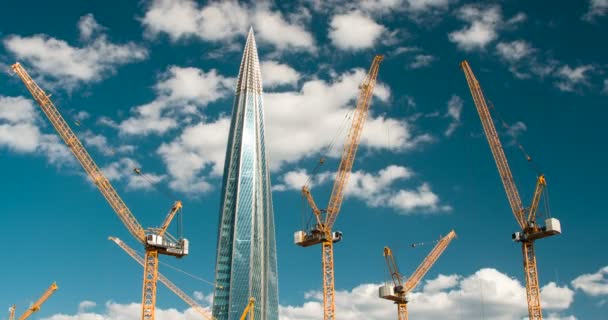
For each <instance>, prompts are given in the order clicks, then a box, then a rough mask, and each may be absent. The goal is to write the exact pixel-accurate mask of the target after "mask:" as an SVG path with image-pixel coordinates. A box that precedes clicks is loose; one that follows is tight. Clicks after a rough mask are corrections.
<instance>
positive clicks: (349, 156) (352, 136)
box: [325, 55, 384, 230]
mask: <svg viewBox="0 0 608 320" xmlns="http://www.w3.org/2000/svg"><path fill="white" fill-rule="evenodd" d="M382 59H384V56H382V55H376V56H375V57H374V60H373V61H372V65H371V67H370V69H369V71H368V73H367V76H366V77H365V79H364V81H363V83H362V84H361V86H360V89H359V97H358V99H357V107H356V109H355V112H354V115H353V122H352V125H351V127H350V130H349V132H348V135H347V137H346V142H345V143H344V150H343V151H342V157H341V160H340V165H339V166H338V172H337V173H336V180H335V181H334V186H333V189H332V191H331V196H330V197H329V204H328V205H327V216H326V218H325V228H326V230H331V229H332V227H333V225H334V223H335V222H336V218H337V217H338V213H339V212H340V206H341V205H342V200H344V192H345V191H346V186H347V184H348V179H349V177H350V173H351V171H352V169H353V164H354V162H355V154H356V153H357V147H358V146H359V141H360V140H361V133H362V132H363V125H364V124H365V120H366V119H367V113H368V111H369V105H370V101H371V99H372V95H373V92H374V87H375V86H376V78H377V77H378V69H379V68H380V62H382Z"/></svg>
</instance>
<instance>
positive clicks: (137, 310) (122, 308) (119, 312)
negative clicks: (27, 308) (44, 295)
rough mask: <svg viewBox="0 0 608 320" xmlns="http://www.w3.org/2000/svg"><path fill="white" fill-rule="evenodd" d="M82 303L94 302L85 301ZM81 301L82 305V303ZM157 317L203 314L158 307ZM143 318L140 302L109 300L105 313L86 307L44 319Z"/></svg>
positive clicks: (169, 319)
mask: <svg viewBox="0 0 608 320" xmlns="http://www.w3.org/2000/svg"><path fill="white" fill-rule="evenodd" d="M82 303H94V302H91V301H83V302H82ZM82 303H81V305H82ZM155 312H156V319H158V320H199V319H200V318H201V315H200V314H199V313H197V312H196V311H195V310H194V309H192V308H189V309H186V310H184V311H179V310H177V309H173V308H171V309H161V308H156V311H155ZM136 319H141V305H140V304H139V303H130V304H120V303H116V302H112V301H110V302H107V303H106V304H105V310H104V311H103V313H94V312H88V311H87V310H86V308H85V309H83V310H79V311H78V313H76V314H63V313H59V314H55V315H52V316H50V317H48V318H43V320H136Z"/></svg>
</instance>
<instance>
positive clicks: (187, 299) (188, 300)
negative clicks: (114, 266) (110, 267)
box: [109, 237, 255, 320]
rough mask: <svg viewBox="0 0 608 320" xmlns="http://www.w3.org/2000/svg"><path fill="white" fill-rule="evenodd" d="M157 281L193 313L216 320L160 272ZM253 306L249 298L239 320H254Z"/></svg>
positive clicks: (140, 260)
mask: <svg viewBox="0 0 608 320" xmlns="http://www.w3.org/2000/svg"><path fill="white" fill-rule="evenodd" d="M109 239H110V240H112V241H113V242H114V243H116V244H117V245H118V246H119V247H120V248H121V249H122V250H124V252H126V253H127V254H128V255H129V256H130V257H131V258H133V260H135V261H137V263H139V264H140V265H141V266H142V267H143V266H144V265H145V262H144V259H143V258H142V257H141V256H140V255H139V254H138V253H137V251H135V250H133V248H131V247H129V246H128V245H127V244H126V243H124V242H123V241H122V240H120V239H118V238H115V237H110V238H109ZM158 280H159V281H160V282H162V283H163V284H164V285H165V286H166V287H167V288H169V290H171V291H173V293H175V295H177V296H178V297H179V298H180V299H182V300H183V301H184V302H185V303H187V304H188V305H189V306H190V307H192V309H194V311H196V312H198V314H200V315H201V316H202V317H203V318H204V319H205V320H216V318H215V317H214V316H213V315H212V314H211V313H210V312H209V311H208V310H207V309H205V308H203V307H202V306H201V305H200V304H198V303H197V302H196V301H195V300H194V299H192V297H190V296H189V295H188V294H186V293H185V292H184V291H183V290H182V289H180V288H179V287H178V286H176V285H175V284H174V283H173V282H171V280H169V279H167V277H165V276H164V275H162V274H161V273H160V272H159V273H158ZM254 305H255V299H254V298H250V299H249V303H248V304H247V306H246V307H245V310H243V313H242V315H241V318H240V320H245V319H247V317H249V319H247V320H254V312H253V311H254Z"/></svg>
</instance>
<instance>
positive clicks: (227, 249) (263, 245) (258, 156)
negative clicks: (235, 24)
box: [213, 31, 279, 320]
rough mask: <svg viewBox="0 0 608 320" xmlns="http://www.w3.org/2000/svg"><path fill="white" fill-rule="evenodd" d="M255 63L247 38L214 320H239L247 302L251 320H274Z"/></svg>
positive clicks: (228, 166) (227, 171)
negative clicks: (251, 304)
mask: <svg viewBox="0 0 608 320" xmlns="http://www.w3.org/2000/svg"><path fill="white" fill-rule="evenodd" d="M261 81H262V80H261V75H260V68H259V61H258V54H257V48H256V44H255V39H254V37H253V31H250V32H249V35H248V37H247V44H246V45H245V52H244V53H243V59H242V61H241V67H240V71H239V77H238V78H237V88H236V97H235V99H234V105H233V109H232V121H231V125H230V133H229V137H228V146H227V148H226V160H225V164H224V178H223V181H222V198H221V209H220V217H219V224H218V225H219V227H218V228H219V230H218V244H217V257H216V270H215V279H216V289H215V291H214V299H213V315H214V316H215V317H216V318H217V319H218V320H233V319H239V318H240V316H241V314H242V312H243V310H244V308H245V307H246V305H247V303H248V302H249V298H250V297H253V298H254V299H255V318H256V319H262V320H266V319H268V320H278V308H279V306H278V275H277V258H276V242H275V228H274V214H273V210H272V195H271V192H270V190H271V186H270V174H269V171H268V163H267V158H266V147H265V137H264V108H263V99H262V82H261Z"/></svg>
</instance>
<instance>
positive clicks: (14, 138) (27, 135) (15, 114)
mask: <svg viewBox="0 0 608 320" xmlns="http://www.w3.org/2000/svg"><path fill="white" fill-rule="evenodd" d="M35 108H36V107H35V106H34V102H33V101H32V100H30V99H26V98H24V97H20V96H19V97H5V96H0V148H7V149H8V150H11V151H13V152H16V153H21V154H40V155H43V156H45V157H46V158H47V159H48V161H49V162H50V163H53V164H56V165H63V164H66V163H67V164H73V163H74V160H73V158H72V155H71V154H70V151H69V150H68V148H67V147H65V146H64V144H63V143H62V142H61V141H60V140H59V138H58V137H57V135H56V134H54V133H50V134H47V133H42V132H41V130H40V128H42V127H44V125H45V123H44V122H43V119H41V118H40V117H39V116H38V114H37V113H36V109H35Z"/></svg>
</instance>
